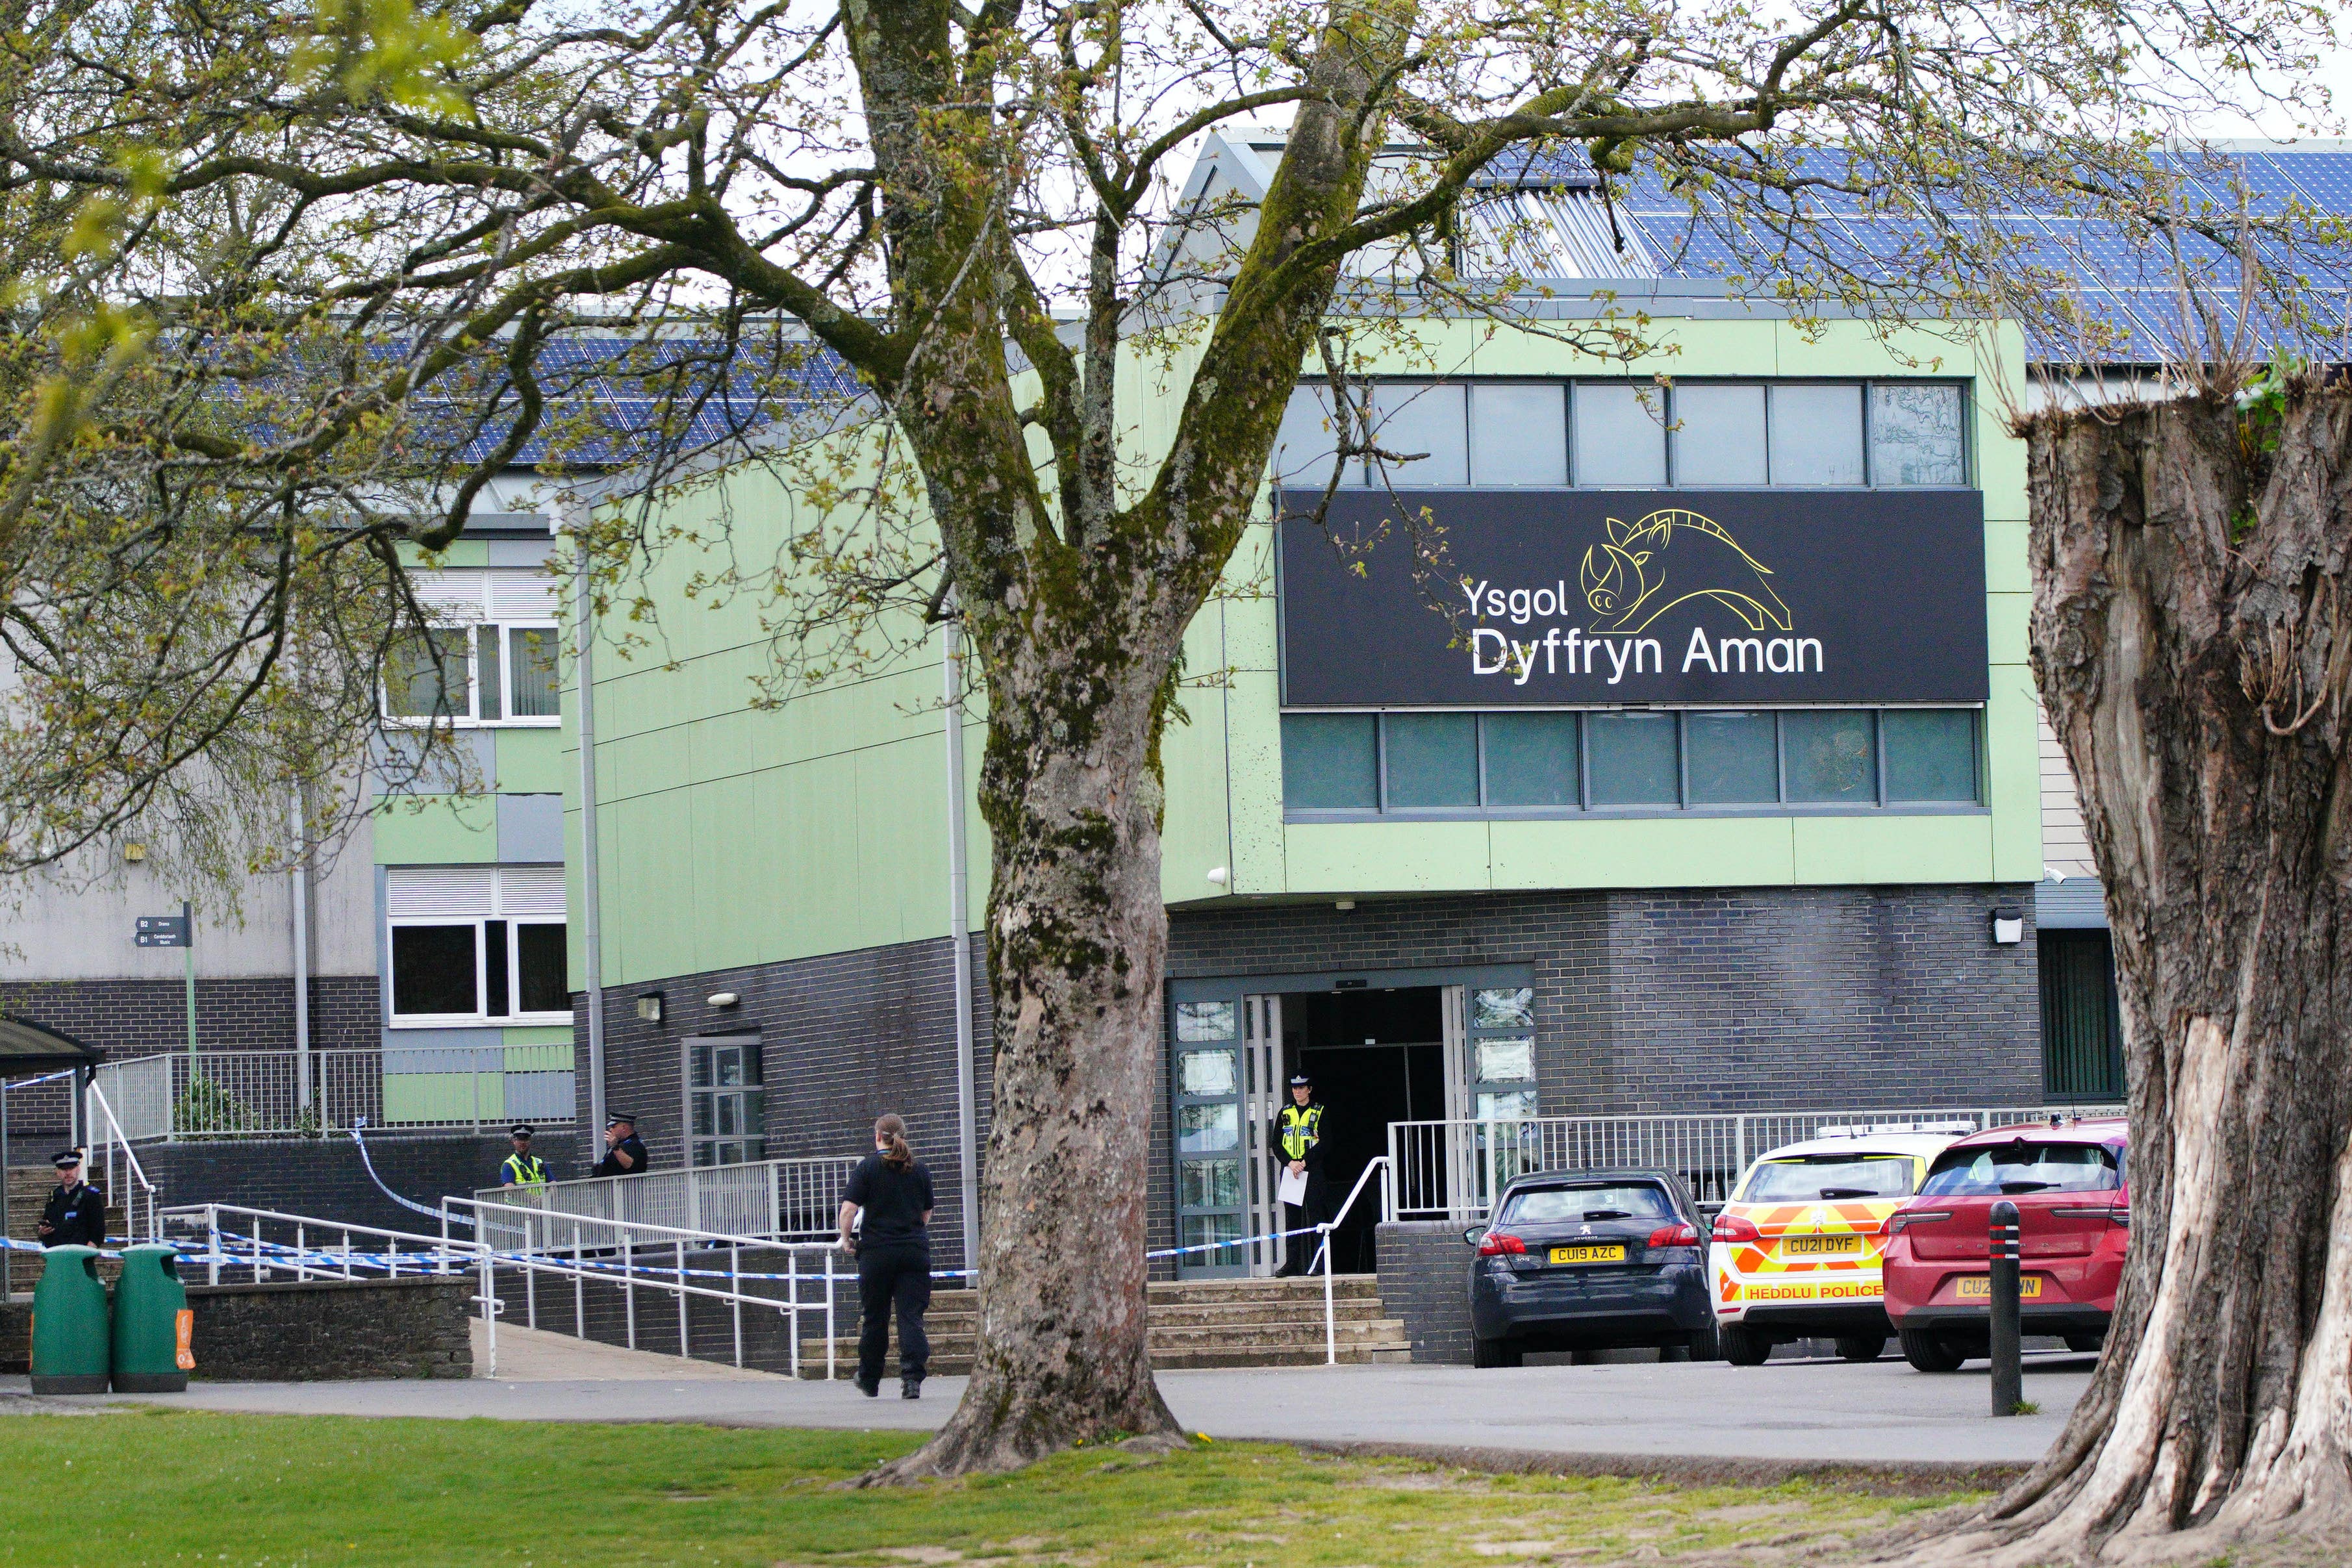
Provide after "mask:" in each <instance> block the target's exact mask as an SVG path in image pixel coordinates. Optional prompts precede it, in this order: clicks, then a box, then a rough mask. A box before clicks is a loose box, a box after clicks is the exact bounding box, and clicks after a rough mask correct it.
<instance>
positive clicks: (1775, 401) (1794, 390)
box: [1770, 383, 1863, 485]
mask: <svg viewBox="0 0 2352 1568" xmlns="http://www.w3.org/2000/svg"><path fill="white" fill-rule="evenodd" d="M1771 423H1772V433H1771V441H1770V447H1771V459H1772V482H1773V483H1774V484H1776V485H1858V484H1860V483H1862V482H1863V469H1862V388H1861V387H1860V386H1858V385H1854V384H1825V385H1809V384H1804V383H1792V384H1787V385H1776V386H1774V387H1773V388H1772V422H1771Z"/></svg>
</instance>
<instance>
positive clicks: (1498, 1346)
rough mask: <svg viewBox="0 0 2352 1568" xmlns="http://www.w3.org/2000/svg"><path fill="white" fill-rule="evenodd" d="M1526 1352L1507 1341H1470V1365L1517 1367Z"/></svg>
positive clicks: (1524, 1357)
mask: <svg viewBox="0 0 2352 1568" xmlns="http://www.w3.org/2000/svg"><path fill="white" fill-rule="evenodd" d="M1526 1356H1527V1352H1525V1351H1523V1350H1521V1349H1519V1347H1518V1346H1517V1345H1515V1344H1513V1343H1512V1342H1510V1341H1508V1340H1472V1341H1471V1342H1470V1364H1471V1365H1472V1366H1475V1367H1497V1366H1517V1365H1518V1364H1519V1363H1521V1362H1522V1361H1524V1360H1525V1359H1526Z"/></svg>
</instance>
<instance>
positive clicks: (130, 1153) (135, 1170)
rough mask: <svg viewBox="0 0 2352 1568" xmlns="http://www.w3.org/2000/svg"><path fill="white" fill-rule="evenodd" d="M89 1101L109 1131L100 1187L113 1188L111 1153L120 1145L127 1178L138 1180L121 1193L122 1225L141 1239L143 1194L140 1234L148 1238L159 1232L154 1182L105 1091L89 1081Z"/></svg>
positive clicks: (152, 1238) (136, 1238)
mask: <svg viewBox="0 0 2352 1568" xmlns="http://www.w3.org/2000/svg"><path fill="white" fill-rule="evenodd" d="M89 1101H90V1102H93V1103H95V1104H96V1105H97V1107H98V1109H99V1110H102V1111H104V1112H105V1113H106V1125H107V1128H108V1131H110V1133H111V1134H112V1135H111V1136H110V1137H109V1138H108V1139H107V1140H106V1142H105V1145H104V1148H105V1154H104V1156H103V1157H104V1159H105V1161H106V1184H105V1189H104V1190H105V1191H107V1192H109V1193H111V1192H113V1191H114V1190H115V1188H114V1154H115V1151H116V1150H118V1149H120V1150H121V1152H122V1162H123V1168H124V1169H125V1170H127V1171H128V1172H129V1173H130V1174H131V1179H132V1180H133V1181H135V1182H137V1183H138V1184H139V1185H138V1188H137V1191H136V1192H135V1193H125V1194H122V1196H123V1204H122V1221H123V1225H124V1226H125V1227H126V1228H128V1229H129V1231H130V1232H131V1239H132V1240H133V1241H137V1240H139V1239H141V1237H142V1232H141V1230H140V1228H139V1203H138V1199H139V1198H141V1197H142V1196H143V1197H144V1198H145V1199H146V1200H147V1228H146V1230H145V1232H144V1233H143V1235H144V1237H145V1239H147V1240H149V1241H152V1240H154V1239H155V1238H156V1237H157V1236H158V1235H160V1234H161V1232H160V1231H159V1230H158V1228H157V1222H156V1215H155V1184H154V1183H152V1182H151V1181H149V1180H148V1179H147V1171H146V1167H144V1166H142V1164H140V1163H139V1152H138V1151H137V1150H135V1149H133V1148H132V1147H131V1140H130V1139H129V1138H128V1137H126V1136H124V1134H123V1131H122V1123H121V1121H117V1120H115V1115H114V1107H113V1106H112V1105H110V1104H109V1103H108V1102H107V1099H106V1091H105V1090H104V1089H100V1088H99V1087H98V1085H97V1084H96V1083H95V1082H93V1083H91V1084H90V1085H89Z"/></svg>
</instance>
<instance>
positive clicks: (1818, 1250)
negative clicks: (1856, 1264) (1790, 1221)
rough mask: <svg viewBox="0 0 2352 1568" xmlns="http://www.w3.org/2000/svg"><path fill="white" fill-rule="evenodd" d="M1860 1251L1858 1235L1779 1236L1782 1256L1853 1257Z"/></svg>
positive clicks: (1860, 1241) (1860, 1240) (1860, 1238)
mask: <svg viewBox="0 0 2352 1568" xmlns="http://www.w3.org/2000/svg"><path fill="white" fill-rule="evenodd" d="M1861 1252H1862V1237H1858V1236H1784V1237H1781V1238H1780V1256H1781V1257H1783V1258H1853V1257H1858V1256H1860V1254H1861Z"/></svg>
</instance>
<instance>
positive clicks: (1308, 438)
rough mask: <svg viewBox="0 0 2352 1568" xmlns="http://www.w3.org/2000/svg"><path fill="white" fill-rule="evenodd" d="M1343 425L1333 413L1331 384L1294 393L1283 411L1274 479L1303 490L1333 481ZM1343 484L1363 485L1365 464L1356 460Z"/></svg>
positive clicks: (1316, 487)
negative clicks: (1334, 457) (1333, 468)
mask: <svg viewBox="0 0 2352 1568" xmlns="http://www.w3.org/2000/svg"><path fill="white" fill-rule="evenodd" d="M1338 432H1339V425H1338V423H1337V421H1336V420H1335V419H1334V418H1333V416H1332V402H1331V388H1330V386H1329V384H1328V383H1321V384H1309V385H1304V386H1301V387H1300V388H1299V389H1298V390H1297V391H1296V392H1294V393H1292V394H1291V395H1290V404H1289V406H1287V407H1286V408H1285V409H1284V410H1283V413H1282V430H1281V433H1280V434H1279V435H1277V436H1276V437H1275V438H1274V480H1275V483H1276V484H1278V485H1292V486H1297V488H1299V489H1311V490H1319V489H1322V488H1323V487H1324V486H1325V485H1327V484H1329V483H1330V482H1331V459H1332V457H1333V455H1334V454H1335V453H1337V452H1338V451H1339V434H1338ZM1348 467H1349V470H1350V472H1349V474H1348V476H1347V478H1346V479H1342V480H1341V481H1340V483H1342V484H1361V483H1362V482H1363V465H1362V464H1361V463H1359V462H1356V461H1354V460H1352V459H1350V461H1349V465H1348Z"/></svg>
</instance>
